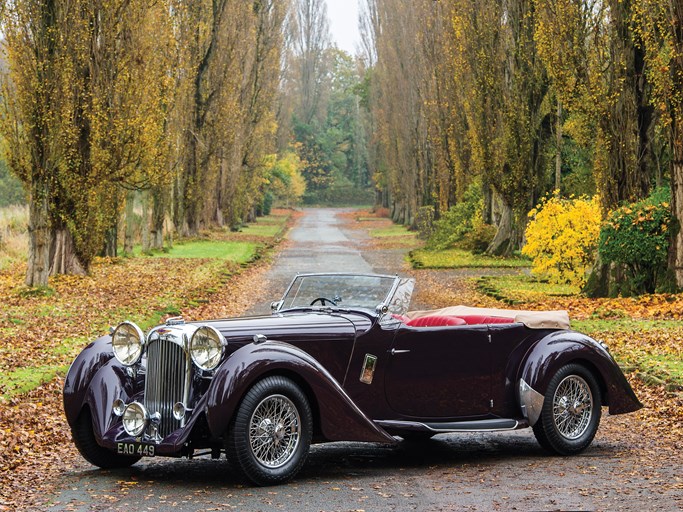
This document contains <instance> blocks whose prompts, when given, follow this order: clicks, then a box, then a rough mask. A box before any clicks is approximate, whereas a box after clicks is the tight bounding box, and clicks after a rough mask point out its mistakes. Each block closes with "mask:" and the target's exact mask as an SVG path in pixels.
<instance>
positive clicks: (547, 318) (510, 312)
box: [406, 306, 569, 329]
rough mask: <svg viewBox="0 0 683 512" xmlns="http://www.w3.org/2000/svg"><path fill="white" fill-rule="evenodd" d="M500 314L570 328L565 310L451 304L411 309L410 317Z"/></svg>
mask: <svg viewBox="0 0 683 512" xmlns="http://www.w3.org/2000/svg"><path fill="white" fill-rule="evenodd" d="M469 315H476V316H498V317H503V318H512V319H513V320H514V321H515V322H521V323H523V324H524V325H526V326H527V327H528V328H530V329H569V314H568V313H567V312H566V311H564V310H557V311H522V310H518V309H493V308H473V307H469V306H449V307H447V308H441V309H432V310H427V311H409V312H408V313H407V314H406V316H407V317H408V318H409V319H411V320H412V319H413V318H421V317H423V316H469Z"/></svg>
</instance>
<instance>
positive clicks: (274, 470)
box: [226, 376, 313, 485]
mask: <svg viewBox="0 0 683 512" xmlns="http://www.w3.org/2000/svg"><path fill="white" fill-rule="evenodd" d="M312 431H313V415H312V413H311V407H310V404H309V403H308V400H307V398H306V395H305V394H304V392H303V391H302V390H301V388H300V387H299V386H298V385H297V384H296V383H294V382H293V381H292V380H290V379H288V378H286V377H281V376H271V377H266V378H265V379H263V380H261V381H259V382H257V383H256V384H254V386H252V388H251V389H249V391H247V393H246V395H245V396H244V398H243V399H242V402H241V403H240V405H239V407H238V408H237V412H236V414H235V416H234V419H233V421H232V423H231V426H230V428H229V431H228V433H227V436H226V452H227V455H228V460H229V461H230V463H231V465H232V467H233V468H234V470H235V471H237V473H238V474H239V475H240V476H242V477H244V478H246V479H248V480H250V481H251V482H253V483H255V484H257V485H275V484H280V483H283V482H286V481H287V480H290V479H291V478H293V477H294V476H295V475H296V474H297V473H298V472H299V470H300V469H301V468H302V466H303V465H304V463H305V462H306V458H307V457H308V450H309V448H310V445H311V435H312Z"/></svg>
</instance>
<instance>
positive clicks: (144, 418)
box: [123, 402, 149, 437]
mask: <svg viewBox="0 0 683 512" xmlns="http://www.w3.org/2000/svg"><path fill="white" fill-rule="evenodd" d="M148 423H149V414H148V413H147V409H145V407H144V406H143V405H142V404H141V403H140V402H133V403H130V404H128V405H127V406H126V410H125V411H124V412H123V429H124V430H125V431H126V433H127V434H128V435H129V436H133V437H140V436H141V435H142V433H143V432H144V431H145V429H146V428H147V424H148Z"/></svg>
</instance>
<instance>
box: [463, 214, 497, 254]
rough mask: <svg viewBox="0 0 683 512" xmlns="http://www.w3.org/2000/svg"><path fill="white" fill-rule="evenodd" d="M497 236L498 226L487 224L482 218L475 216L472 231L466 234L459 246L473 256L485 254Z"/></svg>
mask: <svg viewBox="0 0 683 512" xmlns="http://www.w3.org/2000/svg"><path fill="white" fill-rule="evenodd" d="M495 236H496V226H492V225H491V224H486V223H485V222H484V220H483V219H482V218H481V216H475V219H474V220H473V221H472V230H471V231H468V232H467V233H465V235H464V236H463V237H462V241H461V242H460V244H459V245H460V247H461V248H463V249H465V250H467V251H471V252H472V254H484V253H485V252H486V249H488V247H489V245H491V242H492V241H493V237H495Z"/></svg>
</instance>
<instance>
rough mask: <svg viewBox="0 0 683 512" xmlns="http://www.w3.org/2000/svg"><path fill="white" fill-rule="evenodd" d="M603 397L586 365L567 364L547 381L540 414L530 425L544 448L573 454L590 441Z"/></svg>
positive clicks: (597, 423) (598, 421)
mask: <svg viewBox="0 0 683 512" xmlns="http://www.w3.org/2000/svg"><path fill="white" fill-rule="evenodd" d="M601 407H602V396H601V394H600V386H599V385H598V381H597V379H596V377H595V375H593V373H591V372H590V371H589V370H588V369H587V368H586V367H584V366H582V365H579V364H575V363H574V364H568V365H565V366H563V367H561V368H560V369H558V370H557V372H556V373H555V375H554V376H553V378H552V379H551V380H550V382H549V383H548V389H547V390H546V392H545V397H544V401H543V409H542V410H541V415H540V417H539V419H538V421H537V422H536V424H535V425H534V426H533V428H534V434H535V435H536V439H538V442H539V443H540V444H541V446H543V447H544V448H545V449H547V450H549V451H551V452H555V453H558V454H560V455H574V454H576V453H579V452H581V451H583V450H585V449H586V448H587V447H588V446H589V445H590V444H591V442H592V441H593V438H594V437H595V433H596V432H597V430H598V425H599V424H600V416H601Z"/></svg>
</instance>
